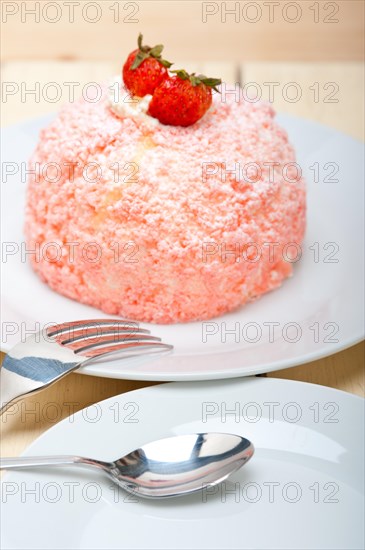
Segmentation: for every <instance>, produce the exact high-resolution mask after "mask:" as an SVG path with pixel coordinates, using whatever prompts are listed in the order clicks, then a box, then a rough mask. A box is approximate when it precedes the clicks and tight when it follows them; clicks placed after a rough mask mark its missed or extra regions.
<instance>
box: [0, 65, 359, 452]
mask: <svg viewBox="0 0 365 550" xmlns="http://www.w3.org/2000/svg"><path fill="white" fill-rule="evenodd" d="M185 66H186V67H190V68H191V69H195V70H197V71H201V70H204V71H206V72H207V73H209V75H211V76H220V77H221V78H222V79H223V80H224V81H226V82H237V81H238V80H240V81H241V83H242V84H245V83H248V82H254V83H256V84H257V85H258V86H259V87H260V89H261V90H262V97H263V98H264V99H269V97H268V92H269V87H268V86H267V85H266V86H265V85H264V83H265V82H266V83H267V82H277V83H279V87H278V88H277V90H278V92H279V93H277V94H276V95H275V97H274V102H273V106H274V107H275V108H276V109H277V110H279V111H281V112H289V113H294V114H297V115H299V116H303V117H306V118H309V119H314V120H317V121H319V122H322V123H324V124H327V125H329V126H331V127H333V128H336V129H338V130H342V131H344V132H346V133H348V134H350V135H352V136H354V137H356V138H358V139H363V135H364V107H363V97H364V72H363V65H362V63H361V62H357V61H346V62H342V61H341V62H339V61H336V62H323V61H322V62H279V61H275V62H270V63H268V62H249V63H242V64H239V65H237V64H234V63H229V62H215V63H213V62H209V63H205V64H204V63H195V64H194V63H192V62H190V63H189V62H186V64H185ZM118 69H119V67H118V65H116V64H115V63H110V62H106V61H103V60H101V61H83V60H77V61H65V60H58V61H54V60H38V61H37V60H29V59H28V60H26V61H25V60H19V59H17V60H7V61H5V63H4V66H3V75H2V77H3V80H4V81H8V82H17V83H21V82H27V83H28V84H29V86H31V84H32V83H34V82H39V83H40V85H41V86H42V85H44V84H45V83H47V82H51V81H55V82H58V83H62V82H66V81H78V82H80V83H81V84H82V83H87V82H90V81H101V80H104V79H106V78H108V77H109V76H110V75H111V74H115V73H116V72H117V71H118ZM290 82H296V83H297V84H298V85H299V86H300V88H301V90H302V92H303V93H302V98H301V99H300V101H298V102H296V103H293V102H292V103H291V102H288V101H286V100H285V99H284V98H283V94H282V93H281V90H282V88H283V87H284V86H285V85H286V84H287V83H290ZM315 83H318V84H315ZM314 85H315V86H317V91H318V94H319V95H318V98H317V99H318V101H315V98H314V93H315V92H314V91H313V86H314ZM333 86H335V87H334V88H333ZM333 91H335V95H334V96H333V97H334V98H335V99H336V100H338V101H336V102H328V101H326V98H328V94H329V93H330V92H333ZM61 103H62V99H61V100H60V101H59V102H56V103H50V102H47V101H45V100H44V99H43V100H42V98H41V100H40V101H36V100H35V98H34V100H32V98H31V97H29V99H27V101H26V102H23V101H21V97H20V94H15V95H13V96H11V97H9V98H8V100H7V102H6V105H5V106H3V116H2V122H3V124H4V125H8V124H13V123H15V122H20V121H23V120H26V119H28V118H32V117H35V116H38V115H41V114H45V113H47V112H53V111H55V110H57V109H58V107H59V105H60V104H61ZM268 376H270V377H274V378H287V379H292V380H301V381H305V382H312V383H315V384H322V385H324V386H329V387H332V388H338V389H341V390H344V391H348V392H351V393H353V394H357V395H360V396H363V395H364V344H363V343H360V344H358V345H356V346H353V347H351V348H349V349H347V350H345V351H342V352H340V353H337V354H335V355H332V356H330V357H327V358H325V359H321V360H318V361H314V362H312V363H308V364H306V365H302V366H297V367H293V368H290V369H286V370H282V371H276V372H272V373H270V374H269V375H268ZM148 385H151V384H150V383H144V382H133V381H128V380H112V379H108V378H98V377H89V376H83V375H77V374H73V375H70V376H68V377H67V378H65V379H64V380H62V381H60V382H59V383H58V384H56V385H55V386H53V387H51V388H49V389H48V390H45V391H44V392H42V393H40V394H39V395H37V396H34V397H31V398H28V399H26V400H25V401H24V406H22V407H19V410H18V412H17V413H16V414H12V415H7V416H4V417H3V419H2V421H1V423H0V424H1V429H2V436H3V437H2V448H1V452H2V454H3V455H4V456H12V455H18V454H19V453H21V452H22V451H23V450H24V449H25V448H26V447H27V446H28V445H29V444H30V443H31V442H32V441H33V440H34V439H35V438H36V437H38V436H39V435H40V434H41V433H42V432H43V431H45V430H46V429H48V428H49V427H50V426H52V425H54V423H55V422H58V421H59V420H61V419H62V418H64V417H66V416H67V415H68V414H69V412H70V405H68V404H69V403H72V404H73V409H74V410H75V411H76V410H79V409H81V408H83V407H84V406H86V405H89V404H91V403H95V402H97V401H100V400H102V399H105V398H107V397H110V396H113V395H117V394H119V393H123V392H126V391H130V390H133V389H136V388H141V387H144V386H148ZM49 403H55V404H56V405H57V410H58V413H57V415H56V417H55V418H54V419H50V418H48V417H47V415H44V414H42V411H43V410H44V407H45V406H46V405H47V404H49Z"/></svg>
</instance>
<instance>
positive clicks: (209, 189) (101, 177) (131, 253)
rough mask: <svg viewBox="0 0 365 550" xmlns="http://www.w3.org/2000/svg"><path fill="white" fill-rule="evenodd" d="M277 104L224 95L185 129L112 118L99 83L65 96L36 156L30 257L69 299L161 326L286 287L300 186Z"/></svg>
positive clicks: (298, 221)
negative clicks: (96, 93)
mask: <svg viewBox="0 0 365 550" xmlns="http://www.w3.org/2000/svg"><path fill="white" fill-rule="evenodd" d="M274 115H275V113H274V111H273V110H272V109H271V107H270V106H269V105H267V104H264V103H261V102H259V103H250V102H248V101H244V100H242V101H240V102H237V101H235V98H234V96H233V95H227V96H226V97H225V98H223V97H221V96H220V95H219V94H214V98H213V106H212V108H211V109H210V110H209V111H208V113H207V114H206V115H205V116H204V117H203V118H202V119H201V120H200V121H198V122H197V123H196V124H194V125H193V126H190V127H187V128H181V127H174V126H163V125H161V124H155V125H151V124H147V123H146V122H145V121H144V119H143V117H138V116H136V117H134V118H131V117H125V118H120V117H118V116H117V115H115V114H114V113H113V112H112V111H111V110H110V108H109V106H108V103H107V91H106V90H105V91H104V96H103V99H102V100H101V101H99V102H98V103H91V102H87V101H84V100H81V101H78V102H76V103H73V104H70V105H67V106H66V107H64V108H63V110H62V111H61V113H60V114H59V116H58V117H57V119H56V120H55V121H54V122H53V123H51V124H50V126H48V127H47V128H46V129H44V130H43V131H42V132H41V134H40V140H39V143H38V146H37V148H36V151H35V153H34V155H33V157H32V159H31V161H30V167H31V168H33V169H35V170H36V172H37V174H39V175H37V176H35V175H31V176H30V178H29V184H28V193H27V207H26V224H25V233H26V240H27V245H28V246H29V247H32V248H34V247H35V246H38V250H39V251H40V253H39V254H38V256H36V255H34V256H32V265H33V268H34V269H35V271H36V272H37V273H38V274H39V275H40V277H41V278H42V280H43V281H45V282H46V283H47V284H48V285H49V286H50V287H51V288H52V289H54V290H55V291H57V292H59V293H61V294H63V295H65V296H68V297H69V298H72V299H74V300H78V301H79V302H82V303H85V304H90V305H92V306H95V307H96V308H99V309H101V310H103V311H104V312H106V313H108V314H112V315H115V314H116V315H121V316H123V317H128V318H131V319H135V320H139V321H145V322H146V321H147V322H155V323H176V322H184V321H191V320H197V319H200V320H203V319H210V318H212V317H215V316H218V315H220V314H223V313H225V312H228V311H230V310H233V309H235V308H237V307H239V306H241V305H243V304H244V303H246V302H248V301H250V300H253V299H255V298H257V297H258V296H260V295H262V294H263V293H265V292H268V291H270V290H273V289H275V288H276V287H278V286H280V285H281V283H282V281H283V280H284V279H285V278H286V277H288V276H290V275H291V274H292V269H293V263H292V262H291V261H290V259H289V258H288V255H290V253H292V252H293V251H294V252H295V247H294V248H293V247H288V243H296V244H297V246H299V245H300V244H301V242H302V239H303V235H304V230H305V184H304V181H303V180H302V179H301V178H300V177H299V178H298V177H297V170H296V169H295V165H294V164H293V163H295V160H296V159H295V153H294V151H293V148H292V146H291V145H290V143H289V142H288V137H287V134H286V132H285V131H284V130H283V129H282V128H280V127H279V126H278V124H277V123H276V121H275V120H274ZM37 163H38V164H37ZM52 163H56V164H55V165H53V164H52ZM76 163H78V164H76ZM204 163H210V164H209V165H207V164H204ZM248 163H255V164H252V165H251V168H249V169H248V166H247V165H248ZM273 163H276V164H275V165H274V164H273ZM288 163H289V164H288ZM290 163H292V164H290ZM265 164H266V166H265ZM257 165H258V166H259V168H260V170H257V169H256V168H255V166H257ZM273 166H275V169H274V170H273ZM85 167H86V168H87V171H86V172H85V169H86V168H85ZM117 167H118V169H117ZM237 167H238V168H239V169H241V176H238V174H237V173H235V172H233V171H232V170H233V169H234V168H236V169H237ZM118 171H119V174H118ZM242 172H244V174H243V175H242ZM248 178H250V179H251V182H250V181H248ZM253 180H257V181H253ZM49 243H55V244H53V245H50V244H49ZM72 243H74V244H72ZM75 243H76V244H75ZM90 243H97V244H96V245H95V244H90ZM249 243H251V244H250V246H247V245H248V244H249ZM252 243H253V244H252ZM270 243H271V244H270ZM52 246H53V248H52ZM229 252H231V253H229ZM295 255H296V254H294V256H295Z"/></svg>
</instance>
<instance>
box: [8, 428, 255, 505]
mask: <svg viewBox="0 0 365 550" xmlns="http://www.w3.org/2000/svg"><path fill="white" fill-rule="evenodd" d="M253 453H254V447H253V445H252V443H251V442H250V441H249V440H248V439H245V438H244V437H241V436H239V435H234V434H227V433H214V432H211V433H194V434H188V435H180V436H175V437H169V438H166V439H160V440H157V441H153V442H151V443H147V444H146V445H143V447H140V448H139V449H136V450H135V451H132V452H131V453H128V454H127V455H125V456H123V457H121V458H119V459H117V460H115V461H114V462H102V461H99V460H94V459H90V458H84V457H80V456H58V457H20V458H3V459H1V460H0V469H18V468H30V467H42V466H63V465H78V466H86V467H93V468H98V469H101V470H103V472H105V473H106V474H107V475H108V477H110V478H111V479H112V480H113V481H114V483H116V484H117V485H119V487H121V488H122V489H124V490H126V491H128V492H129V493H133V494H134V495H136V496H140V497H144V498H151V499H153V498H155V499H157V498H167V497H176V496H181V495H186V494H189V493H193V492H195V491H199V490H202V489H204V488H205V487H208V486H212V485H216V484H217V483H220V482H221V481H224V480H225V479H226V478H227V477H228V476H229V475H231V474H232V473H233V472H235V471H237V470H238V469H239V468H241V467H242V466H243V465H244V464H245V463H246V462H247V461H248V460H249V459H250V458H251V456H252V455H253Z"/></svg>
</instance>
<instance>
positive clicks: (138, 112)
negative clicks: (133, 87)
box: [108, 76, 160, 126]
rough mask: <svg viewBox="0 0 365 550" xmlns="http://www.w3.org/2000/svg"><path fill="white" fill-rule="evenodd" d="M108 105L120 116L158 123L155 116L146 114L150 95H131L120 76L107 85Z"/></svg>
mask: <svg viewBox="0 0 365 550" xmlns="http://www.w3.org/2000/svg"><path fill="white" fill-rule="evenodd" d="M108 91H109V94H108V106H109V108H110V109H111V110H112V111H113V113H114V114H116V115H117V116H118V117H120V118H125V117H129V118H134V119H136V118H138V119H140V120H141V121H143V122H145V123H146V124H151V125H153V126H156V125H159V124H160V122H159V121H158V120H157V118H153V117H152V116H150V115H148V114H147V111H148V106H149V104H150V101H151V99H152V96H151V95H145V96H144V97H137V96H132V95H131V94H130V92H128V90H127V89H126V88H125V86H124V83H123V81H122V78H121V77H120V76H116V77H115V78H113V80H112V81H111V83H110V85H109V87H108Z"/></svg>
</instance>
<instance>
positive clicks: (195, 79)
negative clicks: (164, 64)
mask: <svg viewBox="0 0 365 550" xmlns="http://www.w3.org/2000/svg"><path fill="white" fill-rule="evenodd" d="M171 72H172V73H175V74H176V75H177V76H178V77H179V78H181V80H190V82H191V84H192V86H199V84H205V86H209V88H212V89H213V90H214V91H216V92H219V90H218V88H217V86H219V84H222V80H221V79H220V78H208V77H206V76H205V75H204V74H199V75H195V73H192V74H189V73H187V72H186V71H185V70H184V69H179V70H177V71H171Z"/></svg>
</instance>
